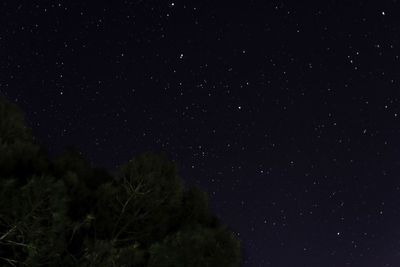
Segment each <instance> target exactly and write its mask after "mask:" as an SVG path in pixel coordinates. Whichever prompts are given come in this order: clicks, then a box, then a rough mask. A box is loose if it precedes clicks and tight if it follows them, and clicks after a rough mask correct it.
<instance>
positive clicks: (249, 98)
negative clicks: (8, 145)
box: [0, 0, 400, 267]
mask: <svg viewBox="0 0 400 267" xmlns="http://www.w3.org/2000/svg"><path fill="white" fill-rule="evenodd" d="M297 2H298V3H297ZM399 7H400V3H397V1H395V0H393V1H333V0H327V1H319V3H317V4H316V3H310V2H304V3H303V2H300V1H279V2H277V1H229V2H223V1H201V2H200V1H196V2H195V1H187V2H184V1H152V0H142V1H96V2H93V3H85V2H84V1H72V0H68V1H26V2H23V1H15V0H14V1H11V0H3V1H1V3H0V92H1V93H2V94H4V95H5V96H6V98H7V99H8V100H9V101H11V102H14V103H16V104H18V105H19V106H20V107H21V108H22V109H23V110H24V111H25V113H26V117H27V124H28V125H29V126H30V127H31V128H32V129H33V132H34V134H35V135H36V136H37V137H38V139H40V140H42V141H43V142H44V143H45V144H46V146H47V148H48V150H49V153H50V154H51V155H53V156H54V155H57V154H58V153H60V152H61V151H63V149H64V148H65V146H67V145H70V144H72V145H75V146H76V147H77V148H78V149H79V150H80V151H81V152H82V154H83V155H84V156H85V157H86V158H87V159H88V160H90V161H91V162H92V163H93V164H94V165H95V166H103V167H106V168H107V169H108V170H109V171H110V173H114V172H115V171H116V170H117V168H118V166H119V165H120V164H122V163H124V162H126V161H128V160H129V159H131V158H132V157H134V156H137V155H139V154H141V153H142V152H145V151H154V152H161V151H164V152H165V153H166V154H167V156H168V158H169V159H170V160H173V161H174V162H176V163H177V164H178V165H179V169H180V176H181V177H182V179H183V180H184V181H185V184H186V185H187V186H190V185H195V184H197V185H199V186H200V187H201V188H202V189H203V190H205V191H206V192H207V193H208V195H209V197H210V205H211V207H212V209H213V211H214V212H215V213H216V214H217V215H218V216H219V217H220V218H221V219H222V221H223V222H225V223H226V224H228V225H229V226H230V227H231V229H232V230H233V231H234V232H235V233H236V234H237V235H238V236H239V237H240V238H241V240H242V243H243V253H244V255H243V258H244V259H243V266H246V267H248V266H254V267H255V266H257V267H258V266H261V267H263V266H272V267H285V266H300V267H303V266H304V267H311V266H313V267H321V266H324V267H325V266H327V267H331V266H337V267H342V266H360V267H382V266H394V267H398V266H400V179H399V175H400V92H399V85H400V73H399V71H400V14H399V12H398V10H400V9H399Z"/></svg>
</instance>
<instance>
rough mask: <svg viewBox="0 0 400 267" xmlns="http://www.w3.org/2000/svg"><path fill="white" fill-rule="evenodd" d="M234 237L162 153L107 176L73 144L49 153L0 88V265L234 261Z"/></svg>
mask: <svg viewBox="0 0 400 267" xmlns="http://www.w3.org/2000/svg"><path fill="white" fill-rule="evenodd" d="M239 263H240V241H239V240H238V238H237V237H236V236H235V235H234V234H233V233H232V231H230V230H229V228H228V227H227V226H226V225H224V224H222V223H221V222H220V221H219V219H218V218H217V217H215V216H214V215H213V214H211V213H210V211H209V208H208V202H207V196H206V194H205V193H204V192H203V191H201V190H200V189H199V188H198V187H192V188H189V189H186V188H185V187H184V185H183V181H182V180H181V179H180V178H179V176H178V172H177V167H176V165H175V164H174V163H171V162H169V161H168V160H167V159H166V157H165V155H163V154H153V153H144V154H142V155H141V156H139V157H137V158H133V159H132V160H130V161H129V162H127V163H126V164H124V165H122V167H121V168H120V170H119V171H118V173H117V174H116V175H115V177H112V176H111V175H109V174H108V172H107V171H106V170H105V169H103V168H94V167H93V166H91V164H90V163H89V162H88V161H86V160H85V159H84V158H83V157H82V156H81V154H80V153H79V152H78V151H77V150H76V149H74V148H72V147H70V148H68V149H67V150H66V151H65V152H64V153H63V154H62V155H60V156H59V157H58V158H56V159H55V160H50V159H49V158H48V156H47V154H46V152H45V150H44V149H43V146H42V145H41V144H40V143H39V142H38V141H37V140H35V138H33V137H32V134H31V132H30V130H29V129H28V128H27V127H26V126H25V124H24V116H23V113H22V112H21V110H20V109H19V108H18V107H17V106H15V105H13V104H10V103H8V102H7V101H5V99H4V98H3V97H2V96H1V95H0V265H1V266H3V265H4V266H7V265H9V266H143V267H144V266H151V267H163V266H165V267H181V266H182V267H184V266H193V267H197V266H198V267H200V266H209V267H213V266H226V267H230V266H232V267H234V266H239Z"/></svg>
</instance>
